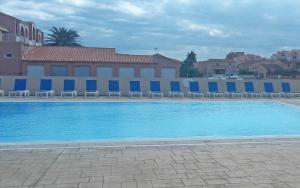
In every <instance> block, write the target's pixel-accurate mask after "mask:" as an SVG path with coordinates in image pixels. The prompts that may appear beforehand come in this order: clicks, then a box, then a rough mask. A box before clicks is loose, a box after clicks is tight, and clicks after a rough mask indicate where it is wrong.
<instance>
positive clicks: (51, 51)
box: [0, 13, 181, 79]
mask: <svg viewBox="0 0 300 188" xmlns="http://www.w3.org/2000/svg"><path fill="white" fill-rule="evenodd" d="M0 33H1V34H0V75H27V76H34V77H42V76H78V77H84V76H85V77H89V76H98V77H105V78H108V77H120V78H147V79H151V78H168V79H172V78H176V77H179V68H180V65H181V62H180V61H178V60H175V59H172V58H168V57H165V56H163V55H160V54H155V55H129V54H121V53H117V52H116V49H114V48H87V47H53V46H44V45H43V41H44V34H43V32H41V31H40V30H39V29H38V28H37V27H36V26H35V24H34V23H32V22H25V21H21V20H19V19H17V18H14V17H12V16H9V15H6V14H3V13H0Z"/></svg>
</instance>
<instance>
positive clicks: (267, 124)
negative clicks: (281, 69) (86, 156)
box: [0, 102, 300, 142]
mask: <svg viewBox="0 0 300 188" xmlns="http://www.w3.org/2000/svg"><path fill="white" fill-rule="evenodd" d="M266 135H267V136H277V135H300V108H298V107H293V106H289V105H285V104H280V103H272V102H99V103H98V102H51V103H50V102H49V103H47V102H41V103H40V102H35V103H13V102H12V103H5V102H4V103H0V142H25V141H26V142H27V141H30V142H31V141H79V140H80V141H82V140H86V141H87V140H99V139H101V140H102V139H118V140H119V139H120V140H122V139H148V138H150V139H153V138H158V139H159V138H162V139H164V138H165V139H166V138H191V137H233V136H266Z"/></svg>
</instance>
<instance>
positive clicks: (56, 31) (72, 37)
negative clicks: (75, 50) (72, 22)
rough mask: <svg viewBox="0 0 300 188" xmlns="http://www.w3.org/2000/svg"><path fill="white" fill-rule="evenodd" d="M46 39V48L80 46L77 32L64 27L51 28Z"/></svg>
mask: <svg viewBox="0 0 300 188" xmlns="http://www.w3.org/2000/svg"><path fill="white" fill-rule="evenodd" d="M49 31H50V33H49V34H48V37H47V38H46V40H45V42H46V45H47V46H81V44H80V41H79V39H80V36H79V34H78V33H77V31H74V30H72V29H67V28H65V27H59V28H57V27H52V28H51V29H50V30H49Z"/></svg>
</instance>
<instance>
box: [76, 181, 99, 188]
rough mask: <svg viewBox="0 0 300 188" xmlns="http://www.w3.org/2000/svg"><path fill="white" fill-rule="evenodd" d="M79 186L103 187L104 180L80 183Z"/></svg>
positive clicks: (86, 187) (80, 187) (88, 187)
mask: <svg viewBox="0 0 300 188" xmlns="http://www.w3.org/2000/svg"><path fill="white" fill-rule="evenodd" d="M78 188H103V183H102V182H88V183H80V184H79V187H78Z"/></svg>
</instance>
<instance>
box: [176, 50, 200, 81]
mask: <svg viewBox="0 0 300 188" xmlns="http://www.w3.org/2000/svg"><path fill="white" fill-rule="evenodd" d="M195 63H197V57H196V54H195V52H193V51H191V52H188V53H187V56H186V59H185V60H184V61H183V63H182V64H181V67H180V76H181V77H201V76H202V74H201V73H200V72H199V70H198V69H196V68H195V67H194V64H195Z"/></svg>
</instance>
